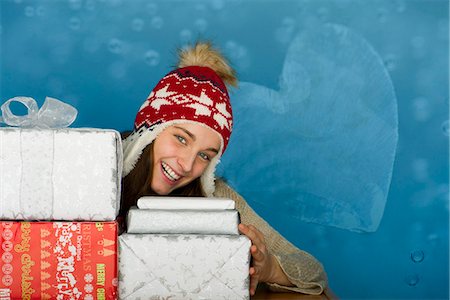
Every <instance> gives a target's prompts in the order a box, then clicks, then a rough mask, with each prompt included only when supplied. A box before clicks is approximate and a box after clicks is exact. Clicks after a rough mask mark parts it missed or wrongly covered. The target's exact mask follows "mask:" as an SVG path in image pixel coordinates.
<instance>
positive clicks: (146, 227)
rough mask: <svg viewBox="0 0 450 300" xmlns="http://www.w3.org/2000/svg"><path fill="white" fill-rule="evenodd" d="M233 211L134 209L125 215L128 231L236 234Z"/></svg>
mask: <svg viewBox="0 0 450 300" xmlns="http://www.w3.org/2000/svg"><path fill="white" fill-rule="evenodd" d="M238 224H239V213H238V211H237V210H234V209H233V210H232V209H228V210H204V211H202V210H187V209H184V210H182V209H177V210H175V209H137V208H131V209H130V211H129V212H128V218H127V228H128V229H127V232H128V233H183V234H230V235H239V230H238Z"/></svg>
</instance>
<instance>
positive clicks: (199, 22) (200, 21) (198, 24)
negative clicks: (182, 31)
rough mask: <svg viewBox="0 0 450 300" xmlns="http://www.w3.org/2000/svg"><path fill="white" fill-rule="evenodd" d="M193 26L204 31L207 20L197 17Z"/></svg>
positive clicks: (206, 26)
mask: <svg viewBox="0 0 450 300" xmlns="http://www.w3.org/2000/svg"><path fill="white" fill-rule="evenodd" d="M194 26H195V28H196V29H197V30H198V31H199V32H205V31H206V29H207V28H208V22H207V21H206V20H205V19H197V20H195V23H194Z"/></svg>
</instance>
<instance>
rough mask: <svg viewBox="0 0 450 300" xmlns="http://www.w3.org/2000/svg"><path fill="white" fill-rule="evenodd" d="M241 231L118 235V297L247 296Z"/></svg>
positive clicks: (247, 257)
mask: <svg viewBox="0 0 450 300" xmlns="http://www.w3.org/2000/svg"><path fill="white" fill-rule="evenodd" d="M250 246H251V242H250V240H249V239H248V238H247V237H246V236H243V235H238V236H232V235H228V236H227V235H175V234H173V235H154V234H123V235H121V236H119V298H120V299H130V300H131V299H133V300H134V299H249V290H248V289H249V274H248V270H249V263H250Z"/></svg>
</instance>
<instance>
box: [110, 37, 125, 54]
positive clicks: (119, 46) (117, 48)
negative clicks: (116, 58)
mask: <svg viewBox="0 0 450 300" xmlns="http://www.w3.org/2000/svg"><path fill="white" fill-rule="evenodd" d="M108 50H109V52H111V53H114V54H121V53H122V52H123V50H124V43H123V42H122V41H121V40H119V39H118V38H112V39H110V40H109V42H108Z"/></svg>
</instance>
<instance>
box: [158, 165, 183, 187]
mask: <svg viewBox="0 0 450 300" xmlns="http://www.w3.org/2000/svg"><path fill="white" fill-rule="evenodd" d="M161 170H162V172H163V174H164V175H165V176H166V178H167V179H168V180H169V182H171V183H175V182H176V181H177V180H179V179H180V178H181V175H178V174H177V173H176V172H175V171H174V170H173V169H172V168H171V167H170V166H169V165H168V164H166V163H165V162H161Z"/></svg>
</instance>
